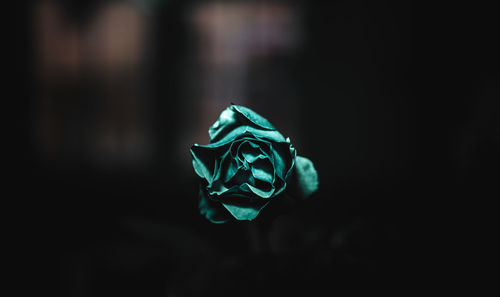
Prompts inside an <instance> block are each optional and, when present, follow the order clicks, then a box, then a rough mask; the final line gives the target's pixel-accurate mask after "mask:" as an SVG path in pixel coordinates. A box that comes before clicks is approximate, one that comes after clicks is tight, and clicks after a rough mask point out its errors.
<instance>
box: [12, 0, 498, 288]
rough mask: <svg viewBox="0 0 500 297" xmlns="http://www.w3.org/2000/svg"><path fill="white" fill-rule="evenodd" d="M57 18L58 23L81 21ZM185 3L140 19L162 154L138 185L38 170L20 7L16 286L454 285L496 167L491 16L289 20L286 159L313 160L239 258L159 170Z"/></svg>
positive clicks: (189, 184)
mask: <svg viewBox="0 0 500 297" xmlns="http://www.w3.org/2000/svg"><path fill="white" fill-rule="evenodd" d="M63 3H64V5H65V7H66V9H67V10H68V11H69V12H70V13H71V15H72V16H73V17H74V18H75V19H76V20H84V19H85V17H86V16H87V15H90V14H91V13H92V11H93V9H96V7H98V5H99V3H98V2H96V1H90V2H89V1H86V2H85V4H83V2H82V3H80V2H75V1H63ZM189 4H190V3H189V2H188V1H170V2H167V3H166V4H165V5H160V6H159V7H158V10H157V11H155V15H156V16H157V19H158V27H159V28H165V29H164V31H162V30H159V31H158V40H159V42H158V44H157V46H158V52H161V53H163V54H161V55H158V56H157V57H155V59H156V62H157V63H156V66H155V68H154V75H152V77H153V79H152V83H151V85H152V88H153V91H152V92H153V94H154V97H155V98H157V101H156V104H157V105H156V106H157V109H156V111H157V112H158V113H160V114H161V115H162V116H161V117H158V120H157V121H156V122H155V125H156V127H155V129H156V131H158V135H157V137H158V138H161V141H159V142H158V146H159V149H160V150H161V151H163V152H164V153H163V154H162V155H161V156H158V157H157V159H156V160H155V162H154V166H151V168H148V169H147V170H144V171H140V172H134V171H130V172H127V171H117V172H107V173H101V172H96V171H94V170H92V169H90V168H86V167H85V165H84V164H77V165H74V166H73V167H69V168H68V167H62V168H64V169H60V168H59V167H58V166H47V165H46V164H44V163H43V162H42V161H41V160H40V158H39V155H38V153H37V151H36V149H35V145H34V139H33V135H32V133H31V132H30V131H31V130H30V129H31V125H32V122H33V113H34V112H36V110H35V111H34V109H35V107H34V98H35V97H36V92H37V89H36V84H37V82H36V79H35V76H34V75H33V72H32V69H33V68H34V66H35V62H34V57H33V56H32V52H31V51H30V48H32V47H33V44H34V37H33V28H32V21H31V14H30V13H31V12H30V11H31V10H30V8H31V5H26V7H23V9H24V12H25V17H24V18H22V19H21V21H22V23H23V24H22V26H21V28H24V29H25V30H24V31H23V32H22V33H20V34H19V36H18V37H20V40H21V42H22V48H23V49H27V50H25V51H21V53H22V55H24V56H23V57H22V58H21V59H20V63H19V66H18V67H17V73H18V74H20V75H21V76H22V81H23V87H22V88H21V89H20V94H21V95H20V98H23V100H25V101H23V102H26V103H27V104H26V107H27V108H26V113H25V115H26V116H25V117H22V118H21V120H20V124H21V127H23V128H24V129H22V130H21V131H22V132H20V135H21V141H19V142H16V143H17V144H18V145H19V146H21V147H20V149H19V151H22V152H23V153H25V154H23V157H22V158H23V161H24V162H23V163H24V164H26V166H23V168H21V170H20V171H21V175H20V182H19V184H16V187H17V188H18V191H17V193H18V194H17V195H19V196H18V197H19V198H18V199H19V201H21V207H20V209H21V215H20V217H19V218H18V221H19V222H20V224H21V225H22V226H23V227H25V228H26V230H28V232H23V233H22V235H21V236H20V237H22V239H23V244H22V247H23V249H21V254H22V255H21V259H29V260H28V261H27V262H28V263H27V264H26V265H27V266H23V268H22V269H21V273H22V276H23V277H28V276H32V277H33V278H34V279H38V280H43V281H40V283H41V284H40V285H39V287H40V288H41V289H40V290H42V291H44V292H45V291H46V292H48V293H49V294H51V295H57V294H60V295H62V296H109V295H111V296H118V295H132V296H165V295H166V296H221V295H224V296H226V295H227V296H235V295H254V294H266V293H270V292H278V293H279V294H285V293H301V294H302V293H304V294H310V293H311V290H318V292H319V291H321V290H323V289H326V290H327V291H326V292H328V293H331V295H333V294H334V293H335V292H336V288H338V287H343V286H345V284H346V283H345V282H344V280H345V279H346V278H348V279H349V280H356V281H355V282H352V284H353V286H352V288H353V289H369V288H371V287H370V286H369V285H367V283H366V280H369V281H370V280H371V281H372V282H370V283H376V284H377V286H379V287H383V288H392V289H394V288H396V287H399V285H402V286H401V287H402V288H404V290H406V291H413V290H418V289H420V288H422V287H424V286H423V285H424V284H428V283H431V284H447V281H446V280H445V278H446V277H444V275H446V276H450V275H451V276H452V278H453V279H454V281H456V280H457V278H455V277H458V278H460V276H461V275H462V272H458V271H462V270H463V271H464V273H466V272H467V271H468V269H469V268H468V267H469V266H468V265H470V264H477V263H481V262H482V261H483V260H481V259H480V258H481V257H480V256H481V255H480V254H479V255H478V254H477V253H476V252H473V250H474V249H475V248H478V247H479V249H480V250H482V246H483V245H484V243H483V240H484V239H485V238H487V235H488V234H489V233H487V232H486V231H485V230H486V226H488V225H490V223H491V222H492V220H493V219H492V218H493V214H492V213H491V212H492V210H491V209H488V208H487V207H485V206H484V205H485V203H487V202H488V201H490V200H492V199H494V198H496V196H495V191H494V190H496V189H495V188H496V183H497V180H498V174H497V166H498V165H499V162H498V161H499V160H498V151H499V150H498V149H499V134H498V133H499V124H498V88H499V83H498V82H499V76H498V46H496V45H495V39H497V35H498V34H497V32H496V31H497V29H496V26H495V25H496V24H497V23H498V22H497V16H496V15H495V13H494V10H493V9H492V7H489V6H486V5H482V4H480V3H477V2H474V5H472V4H471V3H468V4H458V3H452V4H449V5H448V4H444V3H443V4H439V5H438V4H436V3H432V4H428V5H427V4H423V3H418V4H417V3H412V2H408V1H404V2H401V1H382V2H376V3H372V1H355V2H349V1H324V2H319V1H314V2H304V3H302V4H301V7H302V8H303V9H304V15H305V31H306V34H305V36H306V41H305V45H304V49H303V51H302V52H301V53H300V57H299V58H298V59H297V60H296V61H294V62H293V65H292V66H291V69H292V70H291V71H293V74H294V76H295V77H296V78H297V81H298V82H299V89H300V96H299V106H300V109H299V110H300V112H299V117H300V119H298V120H299V122H300V123H301V126H300V129H301V130H302V132H303V135H304V141H303V143H304V146H303V147H302V152H303V153H302V154H303V155H305V156H307V157H309V158H310V159H312V160H313V161H314V164H315V166H316V168H317V170H318V173H319V177H320V190H319V191H318V192H317V193H316V194H315V195H313V197H312V198H311V199H310V200H309V201H307V202H305V203H303V204H301V205H300V207H299V208H296V209H293V210H287V211H286V212H285V214H284V215H282V217H281V218H283V219H282V224H281V225H279V228H278V227H275V228H276V230H275V229H273V230H274V231H269V230H271V229H270V228H271V225H272V219H273V214H274V212H273V211H274V210H273V209H271V210H269V211H267V212H264V213H263V214H262V217H263V219H262V220H261V221H256V222H255V223H252V224H254V225H257V226H258V228H259V229H260V230H261V232H263V233H264V234H267V232H275V233H273V234H274V235H271V238H274V239H273V240H276V241H278V243H279V246H280V248H279V249H277V250H274V251H272V250H270V249H269V248H268V247H267V246H266V243H265V244H264V248H263V251H260V252H255V251H254V250H253V249H252V241H251V236H250V237H249V234H251V233H249V230H250V232H252V231H251V230H253V229H251V228H252V227H249V225H250V224H249V223H241V222H235V223H228V224H225V225H212V224H210V223H209V222H207V221H206V220H205V219H204V218H202V217H201V216H200V215H199V212H198V208H197V183H198V180H197V179H196V177H195V176H194V174H193V175H192V176H183V175H179V174H178V172H179V169H178V168H176V166H175V165H172V164H175V162H174V161H175V160H173V158H174V157H173V156H174V155H175V154H174V151H173V148H172V147H173V146H172V145H171V143H170V142H169V139H175V137H176V136H177V135H175V133H176V130H178V129H180V127H182V125H183V121H186V120H189V119H185V118H180V117H179V116H178V114H177V113H176V112H175V110H176V108H175V107H176V106H178V105H179V102H178V101H176V100H175V99H169V100H168V101H165V100H161V98H164V97H165V98H176V96H177V95H178V94H179V93H180V90H179V86H181V85H182V81H181V80H182V79H183V77H182V76H181V75H179V72H180V71H181V69H180V67H181V65H180V64H179V63H178V62H177V61H178V57H180V56H182V55H183V53H184V52H185V51H186V46H187V44H186V28H185V27H184V24H183V23H182V22H181V16H182V13H183V11H185V9H186V8H187V7H189ZM353 20H355V21H353ZM166 32H168V34H164V33H166ZM172 40H175V42H172ZM167 65H168V67H167ZM172 65H176V66H174V67H172ZM155 78H156V79H157V81H156V80H155ZM160 78H161V80H160ZM165 79H166V80H167V82H168V83H166V84H165V83H164V81H165ZM269 118H271V119H272V115H270V116H269ZM18 119H19V118H18ZM167 126H168V127H171V128H172V127H173V129H164V127H167ZM176 128H178V129H176ZM17 144H16V146H17ZM497 194H498V193H497ZM24 241H26V243H24ZM471 257H472V258H471ZM450 268H451V269H450ZM450 271H454V272H455V273H453V274H450V273H449V272H450ZM30 279H31V278H30ZM26 282H27V286H30V285H28V284H34V283H32V282H31V281H26ZM35 283H38V282H36V281H35ZM349 284H350V282H349ZM37 286H38V285H37ZM266 295H267V294H266Z"/></svg>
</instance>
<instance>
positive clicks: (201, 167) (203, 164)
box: [190, 144, 216, 183]
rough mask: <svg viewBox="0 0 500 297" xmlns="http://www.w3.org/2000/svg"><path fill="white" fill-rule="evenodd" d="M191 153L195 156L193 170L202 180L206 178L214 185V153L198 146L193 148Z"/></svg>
mask: <svg viewBox="0 0 500 297" xmlns="http://www.w3.org/2000/svg"><path fill="white" fill-rule="evenodd" d="M190 152H191V155H192V156H193V168H194V171H195V172H196V174H198V176H200V177H201V178H205V179H206V180H207V181H208V182H209V183H212V181H213V174H214V170H215V165H216V164H215V158H214V157H213V153H212V152H211V151H210V149H206V148H204V147H201V146H199V145H197V144H195V145H193V146H192V147H191V150H190Z"/></svg>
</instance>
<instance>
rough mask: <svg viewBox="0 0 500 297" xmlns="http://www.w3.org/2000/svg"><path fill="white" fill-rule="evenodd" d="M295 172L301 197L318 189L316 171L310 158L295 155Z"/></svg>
mask: <svg viewBox="0 0 500 297" xmlns="http://www.w3.org/2000/svg"><path fill="white" fill-rule="evenodd" d="M295 173H296V174H297V183H298V187H299V189H300V191H301V192H302V197H303V198H307V197H309V196H310V195H311V194H312V193H314V192H316V190H318V184H319V181H318V172H317V171H316V169H315V168H314V165H313V162H312V161H311V160H309V159H308V158H305V157H301V156H297V158H296V159H295Z"/></svg>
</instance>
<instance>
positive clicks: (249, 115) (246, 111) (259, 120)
mask: <svg viewBox="0 0 500 297" xmlns="http://www.w3.org/2000/svg"><path fill="white" fill-rule="evenodd" d="M231 108H232V109H233V110H234V111H236V112H238V113H240V114H241V115H242V116H244V117H245V118H246V119H248V120H249V121H250V122H252V123H253V124H255V125H257V126H258V127H260V128H262V129H267V130H276V128H274V126H273V125H272V124H271V123H270V122H269V121H268V120H267V119H266V118H264V117H263V116H261V115H260V114H258V113H256V112H255V111H253V110H251V109H250V108H247V107H245V106H241V105H234V104H233V105H231Z"/></svg>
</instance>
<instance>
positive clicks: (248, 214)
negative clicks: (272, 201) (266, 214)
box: [222, 200, 269, 221]
mask: <svg viewBox="0 0 500 297" xmlns="http://www.w3.org/2000/svg"><path fill="white" fill-rule="evenodd" d="M257 201H258V200H257ZM252 202H253V203H248V204H245V203H239V204H233V203H231V204H228V203H222V205H223V206H224V207H225V208H226V209H227V210H228V211H229V212H230V213H231V214H232V215H233V216H234V217H235V218H236V219H237V220H248V221H251V220H253V219H255V218H256V217H257V215H258V214H259V213H260V211H261V210H262V209H263V208H264V207H265V206H266V205H267V203H268V202H269V201H265V200H264V201H259V202H254V201H252Z"/></svg>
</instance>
